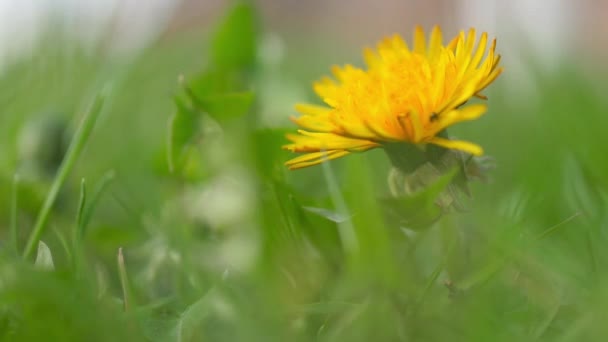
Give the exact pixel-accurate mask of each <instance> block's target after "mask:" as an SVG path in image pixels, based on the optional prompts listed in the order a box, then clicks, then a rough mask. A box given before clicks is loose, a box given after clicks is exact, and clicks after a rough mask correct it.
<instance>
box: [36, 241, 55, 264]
mask: <svg viewBox="0 0 608 342" xmlns="http://www.w3.org/2000/svg"><path fill="white" fill-rule="evenodd" d="M34 265H35V266H36V267H37V268H38V269H41V270H43V271H52V270H54V269H55V264H54V263H53V255H52V254H51V250H50V249H49V246H47V245H46V243H44V242H42V240H40V241H38V254H37V255H36V262H35V263H34Z"/></svg>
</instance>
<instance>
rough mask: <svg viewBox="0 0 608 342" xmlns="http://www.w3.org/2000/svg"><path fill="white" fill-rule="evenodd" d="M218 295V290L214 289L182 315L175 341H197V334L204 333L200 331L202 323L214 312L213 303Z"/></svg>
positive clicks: (176, 329)
mask: <svg viewBox="0 0 608 342" xmlns="http://www.w3.org/2000/svg"><path fill="white" fill-rule="evenodd" d="M216 295H217V290H216V289H215V288H212V289H211V290H209V291H208V292H207V293H205V295H204V296H203V297H201V298H200V299H199V300H197V301H196V302H195V303H194V304H192V305H190V306H189V307H188V308H187V309H186V311H184V312H183V313H182V315H181V317H180V319H179V321H178V322H177V325H176V326H175V339H176V341H177V342H182V341H194V340H196V339H195V338H196V337H197V335H196V333H197V332H199V333H201V332H202V331H201V329H200V327H201V323H203V322H204V321H205V320H206V319H207V317H208V316H209V315H210V314H211V312H212V310H213V307H212V301H213V299H214V298H215V297H216ZM199 337H200V336H199Z"/></svg>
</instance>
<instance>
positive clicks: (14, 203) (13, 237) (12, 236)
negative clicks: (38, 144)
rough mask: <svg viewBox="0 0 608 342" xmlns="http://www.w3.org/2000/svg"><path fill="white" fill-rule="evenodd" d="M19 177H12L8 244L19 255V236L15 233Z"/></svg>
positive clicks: (17, 213)
mask: <svg viewBox="0 0 608 342" xmlns="http://www.w3.org/2000/svg"><path fill="white" fill-rule="evenodd" d="M19 181H20V180H19V175H15V176H14V177H13V187H12V196H11V218H10V230H9V234H10V243H11V244H12V246H11V248H12V249H13V251H14V252H15V254H17V255H18V254H19V236H18V231H17V224H18V222H17V216H18V215H19V212H18V210H19Z"/></svg>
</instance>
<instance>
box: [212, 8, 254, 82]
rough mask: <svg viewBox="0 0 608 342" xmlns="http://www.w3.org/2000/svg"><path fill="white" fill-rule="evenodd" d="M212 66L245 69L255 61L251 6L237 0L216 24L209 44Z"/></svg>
mask: <svg viewBox="0 0 608 342" xmlns="http://www.w3.org/2000/svg"><path fill="white" fill-rule="evenodd" d="M211 45H212V46H211V48H212V50H211V58H212V63H213V65H214V66H217V67H219V68H221V69H226V70H235V69H238V70H240V69H247V68H250V67H252V66H253V65H254V64H255V61H256V47H257V22H256V15H255V11H254V9H253V6H252V5H251V4H249V3H247V2H237V3H236V5H234V7H233V8H232V9H231V10H230V11H229V12H228V14H227V15H226V17H225V18H224V20H223V21H222V22H221V23H220V24H219V25H218V27H217V30H216V32H215V35H214V37H213V39H212V44H211Z"/></svg>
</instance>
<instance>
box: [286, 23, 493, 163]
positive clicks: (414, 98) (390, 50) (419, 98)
mask: <svg viewBox="0 0 608 342" xmlns="http://www.w3.org/2000/svg"><path fill="white" fill-rule="evenodd" d="M476 38H477V37H476V33H475V30H474V29H470V30H469V32H468V33H467V34H465V32H460V34H459V35H458V36H456V37H455V38H454V39H453V40H452V41H451V42H450V43H449V44H447V45H445V46H444V45H443V42H442V34H441V30H440V28H439V27H435V28H434V29H433V31H432V32H431V35H430V39H429V40H428V41H427V40H426V38H425V35H424V32H423V30H422V28H420V27H417V28H416V30H415V33H414V46H413V48H410V47H408V45H407V44H406V42H405V41H404V40H403V39H402V38H401V37H400V36H399V35H395V36H393V37H389V38H386V39H384V40H382V41H381V42H380V43H379V44H378V48H377V49H376V50H375V51H374V50H371V49H366V50H365V53H364V56H365V62H366V64H367V68H366V69H360V68H357V67H354V66H352V65H346V66H344V67H342V68H341V67H334V68H333V69H332V72H333V74H334V76H335V79H331V78H329V77H324V78H322V79H321V80H320V81H318V82H315V84H314V90H315V92H316V94H317V95H318V96H319V97H320V98H321V99H322V100H323V102H325V104H326V105H327V106H318V105H312V104H298V105H296V110H297V111H298V112H300V113H301V114H302V115H301V116H300V117H297V118H292V120H293V121H294V122H295V123H296V124H297V125H298V126H300V127H301V128H302V129H301V130H299V131H298V133H299V134H289V135H288V136H287V138H288V139H289V140H290V141H291V142H292V143H291V144H288V145H285V146H284V148H285V149H287V150H290V151H292V152H302V153H306V154H304V155H302V156H299V157H297V158H294V159H292V160H290V161H288V162H287V163H286V165H287V166H289V168H290V169H298V168H303V167H307V166H312V165H316V164H319V163H321V162H322V161H324V160H329V159H335V158H339V157H342V156H345V155H348V154H350V153H352V152H360V151H366V150H369V149H372V148H376V147H382V145H383V144H386V143H390V142H407V143H411V144H416V145H419V146H421V147H422V146H424V145H425V144H435V145H439V146H441V147H444V148H448V149H457V150H461V151H465V152H467V153H470V154H473V155H481V154H482V153H483V151H482V149H481V147H479V146H478V145H475V144H473V143H470V142H466V141H457V140H449V139H447V138H445V137H443V136H439V133H440V132H442V131H443V130H445V129H446V128H447V127H449V126H451V125H453V124H455V123H458V122H461V121H466V120H473V119H476V118H478V117H479V116H481V115H482V114H483V113H485V111H486V105H485V104H466V105H465V103H466V102H467V101H468V100H469V99H470V98H471V97H474V96H475V97H478V98H481V99H485V96H483V95H482V94H481V91H482V90H483V89H485V88H486V87H487V86H488V85H489V84H490V83H492V81H494V80H495V79H496V78H497V77H498V75H500V73H501V72H502V68H500V67H499V66H498V63H499V61H500V55H496V54H495V52H494V50H495V46H496V40H493V41H492V43H491V44H490V46H489V49H488V35H487V34H486V33H485V32H484V33H482V35H481V37H480V38H479V41H478V42H477V44H476V40H477V39H476ZM486 50H487V53H486Z"/></svg>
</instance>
